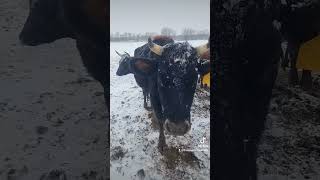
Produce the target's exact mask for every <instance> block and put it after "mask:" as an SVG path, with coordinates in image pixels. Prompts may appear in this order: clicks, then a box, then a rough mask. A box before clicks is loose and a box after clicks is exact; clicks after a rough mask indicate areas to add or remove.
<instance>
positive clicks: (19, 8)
mask: <svg viewBox="0 0 320 180" xmlns="http://www.w3.org/2000/svg"><path fill="white" fill-rule="evenodd" d="M27 8H28V1H27V0H15V1H11V0H1V1H0V40H1V46H0V84H1V86H0V92H1V93H0V142H1V143H0V179H1V180H38V179H40V177H41V176H42V177H45V176H47V175H48V173H49V172H51V171H52V172H54V173H58V174H59V173H61V174H65V175H66V177H67V179H79V180H87V179H106V174H107V171H106V166H107V162H108V159H107V152H108V142H107V133H106V121H107V117H106V111H105V110H106V107H105V104H104V98H103V89H102V87H101V86H100V85H99V84H98V83H97V82H96V81H94V80H93V79H92V78H91V77H90V76H89V75H88V74H87V72H86V70H85V68H84V66H83V65H82V62H81V59H80V56H79V53H78V51H77V50H76V48H75V42H74V41H73V40H70V39H63V40H59V41H57V42H54V43H52V44H46V45H41V46H38V47H23V46H22V45H20V43H19V41H18V34H19V32H20V30H21V28H22V25H23V23H24V21H25V19H26V16H27V14H28V9H27ZM54 173H53V174H54ZM51 174H52V173H51ZM49 179H50V178H49ZM51 179H53V178H51Z"/></svg>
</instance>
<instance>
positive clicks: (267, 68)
mask: <svg viewBox="0 0 320 180" xmlns="http://www.w3.org/2000/svg"><path fill="white" fill-rule="evenodd" d="M212 1H213V5H212V7H213V9H212V11H211V12H212V16H211V17H212V22H213V23H212V26H211V27H212V30H213V32H214V33H213V35H212V39H211V40H212V42H211V43H210V44H211V46H212V50H213V52H212V53H213V54H212V55H213V57H214V61H213V62H212V63H213V73H212V76H211V77H212V78H213V82H214V83H212V86H211V88H212V91H211V92H212V97H213V101H212V102H213V105H212V106H213V114H214V116H213V126H212V127H213V130H212V131H211V132H212V135H213V139H212V141H213V143H214V144H213V147H214V148H213V160H212V162H213V166H211V167H212V168H213V179H226V180H232V179H243V180H249V179H250V180H256V179H257V165H256V158H257V147H258V144H259V141H260V138H261V134H262V132H263V130H264V123H265V117H266V115H267V113H268V107H269V102H270V98H271V93H272V88H273V85H274V81H275V79H276V76H277V71H278V61H279V59H280V53H281V40H280V33H279V32H278V31H277V29H276V28H275V27H274V26H273V20H274V19H273V17H272V13H271V11H272V10H273V8H270V7H269V3H270V1H266V4H265V3H264V1H238V2H235V1H231V0H230V1H221V0H212Z"/></svg>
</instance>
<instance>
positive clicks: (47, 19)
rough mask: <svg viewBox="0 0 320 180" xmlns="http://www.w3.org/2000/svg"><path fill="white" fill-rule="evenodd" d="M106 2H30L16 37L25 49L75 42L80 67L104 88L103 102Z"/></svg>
mask: <svg viewBox="0 0 320 180" xmlns="http://www.w3.org/2000/svg"><path fill="white" fill-rule="evenodd" d="M106 6H107V1H106V0H54V1H52V0H34V1H30V12H29V16H28V18H27V20H26V22H25V24H24V27H23V29H22V31H21V33H20V35H19V38H20V41H21V42H22V43H23V44H25V45H29V46H37V45H41V44H44V43H51V42H53V41H55V40H58V39H61V38H73V39H75V40H76V44H77V48H78V50H79V52H80V56H81V58H82V61H83V64H84V66H85V67H86V68H87V70H88V72H89V74H90V75H92V76H93V77H94V78H95V79H96V80H98V81H99V82H100V83H101V84H102V86H103V87H104V89H105V99H106V100H107V95H108V94H109V93H108V92H107V69H108V65H109V64H108V63H107V50H106V49H107V34H106V32H107V24H106V23H107V20H106V15H107V14H106V13H107V12H106Z"/></svg>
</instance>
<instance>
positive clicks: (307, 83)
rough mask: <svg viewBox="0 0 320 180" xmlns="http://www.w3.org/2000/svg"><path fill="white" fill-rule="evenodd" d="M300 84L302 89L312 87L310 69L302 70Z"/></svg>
mask: <svg viewBox="0 0 320 180" xmlns="http://www.w3.org/2000/svg"><path fill="white" fill-rule="evenodd" d="M300 86H301V87H302V88H303V89H304V90H311V89H312V75H311V70H303V71H302V75H301V80H300Z"/></svg>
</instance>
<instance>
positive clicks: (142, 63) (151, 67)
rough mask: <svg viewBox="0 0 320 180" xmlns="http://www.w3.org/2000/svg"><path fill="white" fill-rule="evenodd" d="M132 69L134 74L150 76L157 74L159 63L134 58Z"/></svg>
mask: <svg viewBox="0 0 320 180" xmlns="http://www.w3.org/2000/svg"><path fill="white" fill-rule="evenodd" d="M131 69H132V72H133V74H136V75H141V76H150V75H152V74H153V73H155V72H157V63H156V61H155V60H152V59H145V58H134V59H133V61H131Z"/></svg>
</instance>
